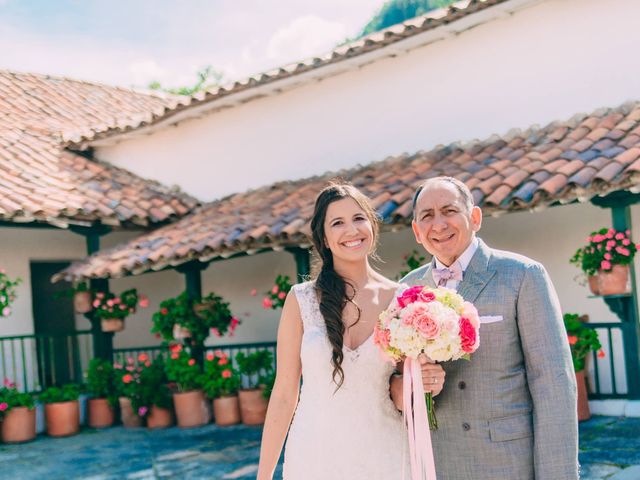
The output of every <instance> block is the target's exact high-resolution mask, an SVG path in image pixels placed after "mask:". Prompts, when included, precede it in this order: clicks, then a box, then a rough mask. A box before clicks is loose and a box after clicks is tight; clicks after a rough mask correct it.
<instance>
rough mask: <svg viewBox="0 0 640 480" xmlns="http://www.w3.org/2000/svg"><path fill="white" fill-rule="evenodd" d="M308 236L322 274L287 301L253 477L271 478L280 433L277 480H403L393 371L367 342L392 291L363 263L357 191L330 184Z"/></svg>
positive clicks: (373, 234)
mask: <svg viewBox="0 0 640 480" xmlns="http://www.w3.org/2000/svg"><path fill="white" fill-rule="evenodd" d="M311 230H312V236H313V244H314V248H315V249H316V252H317V253H318V254H319V257H320V260H321V270H320V272H319V274H318V276H317V278H316V279H315V280H314V281H312V282H306V283H302V284H298V285H295V286H294V287H293V288H292V292H294V295H288V296H287V299H286V301H285V305H284V308H283V311H282V318H281V320H280V326H279V330H278V350H277V359H278V362H277V376H276V382H275V385H274V388H273V392H272V394H271V399H270V401H269V409H268V412H267V418H266V421H265V426H264V432H263V435H262V446H261V451H260V464H259V467H258V476H257V478H258V480H265V479H268V480H271V479H272V478H273V472H274V470H275V468H276V465H277V463H278V459H279V457H280V452H281V450H282V446H283V443H284V441H285V437H286V436H287V431H288V433H289V435H288V439H287V445H286V448H285V458H284V468H283V471H284V478H285V480H311V479H322V480H340V479H349V480H357V479H367V480H372V479H385V480H394V479H403V478H408V476H409V474H410V471H409V467H408V454H407V446H406V442H407V440H406V438H407V435H406V432H405V430H404V426H403V421H402V414H401V413H399V412H398V410H397V409H396V407H395V406H394V404H393V402H392V400H391V399H390V397H389V378H390V376H391V374H392V373H393V370H394V366H393V365H391V364H389V363H388V362H386V361H385V360H384V359H383V358H382V356H381V354H380V353H379V352H378V350H377V347H376V345H375V344H374V342H373V327H374V324H375V322H376V320H377V319H378V316H379V314H380V313H381V312H382V311H383V310H384V309H386V308H387V306H388V305H389V303H390V302H391V301H392V300H393V299H394V297H395V293H396V290H397V288H398V287H399V285H398V284H396V283H395V282H393V281H392V280H389V279H388V278H385V277H384V276H382V275H380V274H379V273H377V272H376V271H374V270H373V268H372V267H371V266H370V264H369V256H370V255H372V254H373V253H374V251H375V246H376V241H377V237H378V222H377V218H376V214H375V212H374V210H373V208H372V207H371V205H370V203H369V200H368V199H367V198H366V197H365V196H364V195H363V194H362V193H361V192H360V191H358V190H357V189H356V188H355V187H353V186H352V185H349V184H331V185H329V186H328V187H326V188H325V189H324V190H323V191H322V192H321V193H320V194H319V196H318V198H317V200H316V204H315V209H314V213H313V217H312V219H311ZM301 376H302V380H303V381H302V388H300V377H301ZM438 393H439V392H438ZM298 395H299V396H300V398H299V401H298ZM294 412H295V417H294ZM292 418H293V422H292ZM289 427H291V428H289Z"/></svg>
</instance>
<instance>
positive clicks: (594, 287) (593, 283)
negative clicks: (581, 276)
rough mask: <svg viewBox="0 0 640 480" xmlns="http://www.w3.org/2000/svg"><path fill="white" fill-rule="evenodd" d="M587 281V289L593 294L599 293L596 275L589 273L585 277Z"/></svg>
mask: <svg viewBox="0 0 640 480" xmlns="http://www.w3.org/2000/svg"><path fill="white" fill-rule="evenodd" d="M587 281H588V282H589V290H591V293H593V294H594V295H600V289H599V287H598V275H589V276H588V277H587Z"/></svg>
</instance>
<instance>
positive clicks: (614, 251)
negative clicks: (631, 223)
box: [570, 228, 638, 276]
mask: <svg viewBox="0 0 640 480" xmlns="http://www.w3.org/2000/svg"><path fill="white" fill-rule="evenodd" d="M637 250H638V247H637V245H636V244H635V243H633V241H631V231H630V230H626V231H624V232H621V231H617V230H614V229H613V228H601V229H600V230H598V231H596V232H592V233H591V235H589V236H588V237H587V245H585V246H584V247H580V248H579V249H578V250H576V253H575V254H574V255H573V257H571V260H570V262H571V263H573V264H574V265H576V266H578V267H579V268H580V269H581V270H582V271H583V272H584V273H585V274H586V275H589V276H591V275H595V274H596V273H598V271H604V272H610V271H611V269H612V268H613V267H614V265H629V264H630V263H631V262H632V261H633V257H634V255H635V254H636V251H637Z"/></svg>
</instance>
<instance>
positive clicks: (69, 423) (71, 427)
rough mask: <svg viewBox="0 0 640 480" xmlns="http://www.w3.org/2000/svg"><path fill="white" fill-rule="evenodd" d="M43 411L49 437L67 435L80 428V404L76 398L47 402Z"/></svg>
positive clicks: (73, 433) (76, 431) (74, 432)
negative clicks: (66, 400) (69, 400)
mask: <svg viewBox="0 0 640 480" xmlns="http://www.w3.org/2000/svg"><path fill="white" fill-rule="evenodd" d="M44 413H45V417H46V424H47V434H48V435H49V436H51V437H67V436H69V435H75V434H76V433H78V431H79V430H80V406H79V404H78V401H77V400H73V401H71V402H57V403H47V404H46V405H45V406H44Z"/></svg>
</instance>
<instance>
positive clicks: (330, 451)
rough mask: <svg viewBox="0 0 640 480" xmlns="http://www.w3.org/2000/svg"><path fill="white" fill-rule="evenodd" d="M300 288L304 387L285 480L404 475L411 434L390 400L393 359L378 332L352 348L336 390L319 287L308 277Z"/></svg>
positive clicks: (346, 353) (297, 290)
mask: <svg viewBox="0 0 640 480" xmlns="http://www.w3.org/2000/svg"><path fill="white" fill-rule="evenodd" d="M293 291H294V293H295V295H296V298H297V300H298V304H299V306H300V313H301V317H302V322H303V328H304V333H303V336H302V345H301V353H300V356H301V361H302V388H301V391H300V401H299V403H298V407H297V410H296V413H295V417H294V420H293V423H292V425H291V429H290V432H289V438H288V440H287V447H286V450H285V464H284V477H285V479H287V480H297V479H304V480H307V479H314V478H318V479H320V478H322V479H323V480H325V479H342V478H344V479H349V480H357V479H367V480H371V479H377V478H380V479H383V478H384V479H385V480H386V479H401V478H403V477H402V472H403V465H404V461H405V458H406V448H404V442H406V434H405V431H404V427H403V425H402V416H401V415H400V414H399V413H398V411H397V410H396V408H395V406H394V405H393V402H392V401H391V399H390V398H389V377H390V375H391V373H392V372H393V368H394V366H393V364H391V363H389V362H388V361H386V360H385V359H384V358H383V357H382V354H381V353H380V352H379V351H378V348H377V347H376V345H375V344H374V342H373V336H370V337H369V338H367V339H366V340H365V341H364V342H363V343H362V344H361V345H360V346H359V347H358V348H356V349H354V350H351V349H349V348H347V347H345V348H344V360H343V362H342V369H343V371H344V382H343V384H342V386H341V387H340V388H339V389H337V390H336V384H335V383H334V382H333V379H332V372H333V366H332V365H331V351H332V350H331V344H330V343H329V339H328V337H327V329H326V326H325V322H324V318H323V317H322V314H321V313H320V308H319V304H318V299H317V295H316V291H315V286H314V284H313V283H312V282H306V283H302V284H299V285H295V286H294V287H293ZM381 462H382V464H381ZM314 465H315V468H314V467H313V466H314ZM404 469H405V471H406V472H407V473H408V472H409V470H408V467H407V466H406V465H404Z"/></svg>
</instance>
